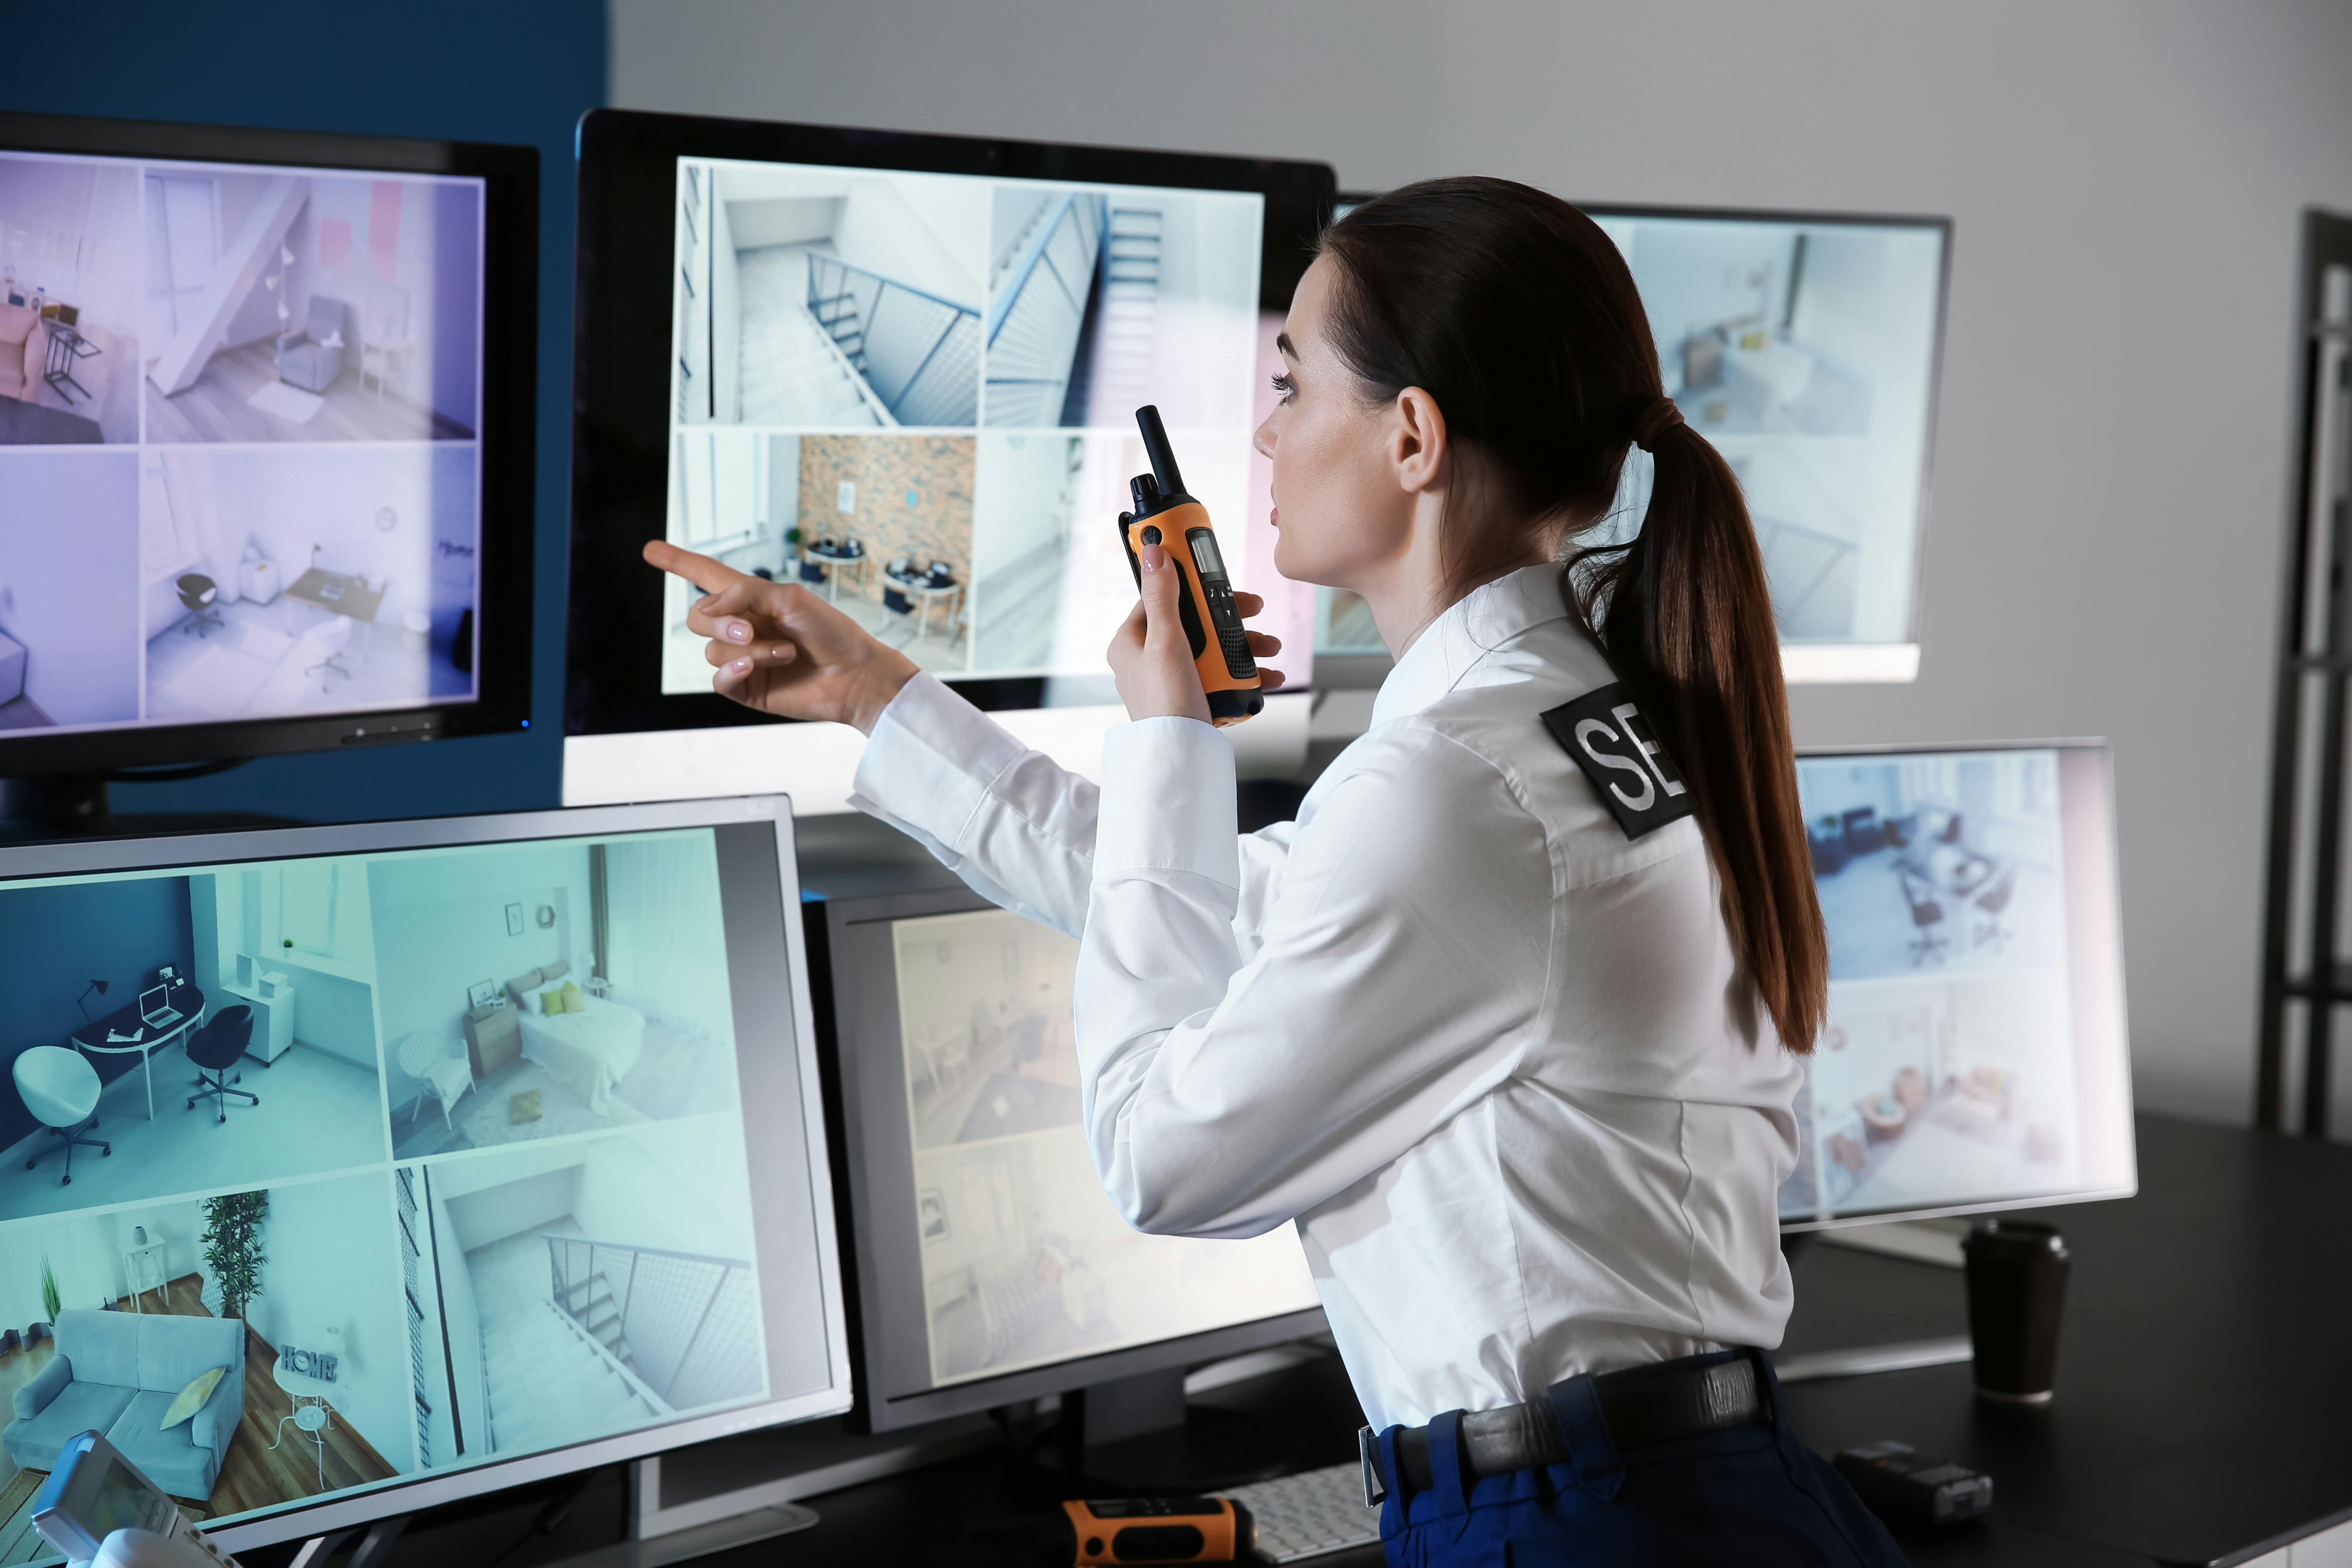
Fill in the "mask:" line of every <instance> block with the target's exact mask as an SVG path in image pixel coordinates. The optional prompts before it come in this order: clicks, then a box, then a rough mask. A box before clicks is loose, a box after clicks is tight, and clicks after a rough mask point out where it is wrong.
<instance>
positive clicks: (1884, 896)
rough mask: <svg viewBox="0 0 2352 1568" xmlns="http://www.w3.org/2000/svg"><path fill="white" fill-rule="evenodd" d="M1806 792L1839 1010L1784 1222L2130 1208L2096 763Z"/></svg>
mask: <svg viewBox="0 0 2352 1568" xmlns="http://www.w3.org/2000/svg"><path fill="white" fill-rule="evenodd" d="M1798 784H1799V791H1800V794H1801V797H1802V799H1803V803H1804V809H1805V816H1806V822H1807V837H1808V838H1809V840H1810V844H1811V854H1812V864H1813V876H1814V885H1815V888H1816V889H1817V891H1818V894H1819V896H1820V900H1821V908H1822V922H1823V924H1824V925H1825V926H1826V927H1827V929H1828V933H1829V952H1830V1007H1829V1025H1828V1027H1827V1028H1825V1029H1824V1030H1823V1031H1822V1037H1821V1040H1820V1041H1819V1043H1818V1045H1817V1046H1816V1047H1815V1050H1814V1052H1813V1054H1812V1056H1811V1058H1808V1059H1807V1063H1806V1080H1805V1087H1804V1089H1803V1090H1802V1091H1801V1095H1800V1097H1799V1100H1798V1102H1797V1122H1798V1158H1797V1168H1796V1171H1795V1173H1793V1174H1792V1175H1790V1178H1789V1179H1788V1181H1787V1183H1786V1184H1784V1185H1783V1186H1782V1187H1781V1189H1780V1215H1781V1219H1782V1222H1783V1223H1784V1224H1786V1225H1791V1226H1809V1225H1817V1224H1821V1223H1824V1222H1833V1221H1836V1220H1841V1219H1853V1218H1859V1217H1864V1216H1885V1215H1891V1214H1898V1213H1937V1212H1951V1211H1957V1210H1965V1209H1980V1208H1998V1207H2003V1206H2010V1205H2021V1204H2030V1203H2040V1202H2048V1201H2051V1200H2053V1199H2059V1198H2068V1197H2088V1196H2099V1195H2116V1194H2123V1193H2127V1192H2128V1191H2130V1189H2131V1186H2132V1183H2133V1179H2134V1178H2133V1159H2132V1134H2131V1093H2130V1077H2129V1060H2128V1052H2127V1048H2126V1037H2125V1033H2124V1026H2123V997H2122V986H2123V969H2122V954H2121V949H2120V945H2119V943H2118V940H2117V934H2116V882H2115V868H2114V854H2113V837H2112V822H2111V817H2112V810H2111V805H2110V802H2109V799H2108V795H2107V788H2106V763H2105V751H2104V749H2103V748H2099V747H2095V746H2065V747H2043V748H2036V749H2031V750H2017V751H1994V750H1986V751H1960V752H1915V753H1854V754H1843V755H1834V756H1809V757H1805V758H1801V760H1800V761H1799V763H1798Z"/></svg>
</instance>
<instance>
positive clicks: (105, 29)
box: [0, 0, 605, 821]
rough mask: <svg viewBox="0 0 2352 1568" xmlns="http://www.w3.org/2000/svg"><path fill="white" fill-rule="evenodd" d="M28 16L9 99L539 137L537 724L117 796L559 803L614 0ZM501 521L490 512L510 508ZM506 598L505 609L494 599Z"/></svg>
mask: <svg viewBox="0 0 2352 1568" xmlns="http://www.w3.org/2000/svg"><path fill="white" fill-rule="evenodd" d="M33 18H34V14H33V13H29V12H28V13H26V14H25V16H24V18H23V19H24V20H25V22H26V25H27V26H29V27H30V28H31V34H30V35H28V36H37V37H38V40H39V42H38V47H37V53H36V56H33V57H27V59H28V60H32V59H37V61H38V62H39V63H36V64H27V65H26V68H23V69H17V70H12V71H11V72H10V73H9V79H8V86H7V89H6V91H5V94H0V102H5V106H6V107H7V108H9V109H12V110H25V111H27V112H32V113H50V114H93V115H105V116H112V117H116V118H121V119H134V120H178V121H198V122H205V123H211V124H223V125H267V126H278V127H285V128H289V129H294V130H304V131H340V132H356V133H360V134H369V135H392V136H420V137H438V138H446V139H454V140H458V141H468V142H528V143H530V144H531V145H533V146H536V147H537V148H538V149H539V152H540V170H541V192H540V216H541V222H540V241H539V244H540V310H539V334H540V348H539V483H538V507H537V515H536V517H534V518H533V519H531V520H530V526H531V527H532V528H533V530H534V534H535V538H536V540H537V546H538V553H537V562H538V571H537V575H538V592H537V595H536V597H535V599H534V602H533V626H534V628H535V631H534V636H533V637H532V643H533V649H532V681H531V725H530V732H529V733H528V734H519V735H515V736H511V737H508V736H486V737H482V738H478V739H474V740H466V741H447V742H437V743H436V744H433V745H429V746H407V747H397V746H396V747H391V748H388V749H385V750H382V751H374V750H371V751H367V752H359V753H355V754H354V753H343V752H335V753H318V754H312V755H308V756H299V757H275V758H268V759H266V760H264V761H261V762H257V763H252V764H250V765H248V766H246V767H243V768H237V769H235V770H232V771H231V772H228V773H221V774H217V775H215V776H214V777H211V778H206V779H198V780H192V781H189V782H186V783H183V784H138V785H117V786H115V789H114V804H115V808H116V809H117V810H118V811H126V812H154V811H171V812H179V811H263V812H271V813H276V814H278V815H283V816H297V817H302V818H306V819H310V820H313V821H342V820H354V819H359V818H365V817H383V816H416V815H427V814H441V813H447V812H464V811H500V810H515V809H521V808H526V807H534V806H548V805H555V804H556V800H557V795H558V792H559V789H560V787H561V782H562V690H563V581H564V576H563V574H564V555H565V548H566V542H567V539H568V535H569V531H570V530H569V522H568V518H567V510H566V509H567V497H566V476H567V474H568V471H569V463H568V459H567V452H568V448H569V444H570V437H571V401H572V396H571V388H572V189H573V181H572V126H573V124H574V123H575V122H576V121H578V120H579V118H580V116H581V115H582V114H583V113H584V112H585V111H586V110H590V109H592V108H593V107H595V106H596V105H597V104H599V103H601V102H603V101H604V79H605V22H604V5H603V3H602V0H498V3H497V4H494V5H484V4H481V3H480V0H472V3H467V0H406V3H404V4H403V5H347V4H346V5H334V4H317V3H303V0H297V3H294V4H284V3H278V4H268V5H264V4H259V3H257V0H204V3H203V4H202V5H162V4H156V3H153V0H149V3H147V4H126V3H124V0H83V3H80V4H76V5H51V6H44V7H41V8H40V9H39V11H38V13H37V22H36V21H35V20H34V19H33ZM497 525H498V520H496V519H489V520H486V526H489V527H495V526H497ZM487 613H495V612H494V611H490V612H487Z"/></svg>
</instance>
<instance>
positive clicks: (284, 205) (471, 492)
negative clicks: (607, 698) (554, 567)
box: [0, 114, 539, 814]
mask: <svg viewBox="0 0 2352 1568" xmlns="http://www.w3.org/2000/svg"><path fill="white" fill-rule="evenodd" d="M538 179H539V169H538V154H537V153H536V152H534V151H533V150H532V149H530V148H527V147H493V146H484V145H477V144H472V143H461V142H419V141H406V140H391V139H384V138H373V137H357V136H328V135H314V134H308V133H300V132H278V131H248V130H232V129H225V128H217V127H208V126H184V125H157V124H144V123H134V122H129V121H101V120H75V119H63V118H55V117H49V116H37V115H22V114H0V495H5V497H6V498H7V500H6V502H5V505H0V777H9V778H22V777H25V776H27V775H43V776H47V777H50V778H52V779H56V778H57V777H58V775H66V776H67V777H68V778H72V777H79V778H80V779H81V780H82V781H83V783H82V784H81V785H80V786H79V787H80V793H81V795H82V796H83V797H84V798H83V801H82V805H81V811H82V813H83V814H86V813H87V805H88V797H89V795H90V793H91V791H92V790H94V789H95V788H96V787H98V786H97V784H96V782H95V775H100V774H102V773H105V772H107V771H110V770H113V769H119V768H125V767H136V766H146V765H151V764H158V763H201V762H206V761H213V760H218V759H229V758H242V757H250V756H255V755H258V754H262V753H265V752H293V751H304V750H315V749H321V748H338V747H343V746H350V745H365V744H373V743H377V742H387V741H412V740H425V739H432V738H436V737H440V736H448V735H462V734H481V733H493V732H499V731H512V730H517V729H520V727H522V726H524V725H526V724H528V723H529V722H530V581H531V570H530V548H531V538H530V536H531V486H532V472H531V470H532V460H533V459H532V440H533V429H532V420H533V417H534V416H533V403H534V395H533V375H534V374H535V373H534V364H535V359H536V354H535V349H534V344H535V342H536V331H535V320H534V317H535V311H536V306H535V304H534V303H533V300H534V297H535V289H536V284H537V267H538V225H539V217H538V212H539V201H538ZM56 788H57V790H58V792H60V793H63V794H67V795H71V794H72V793H73V787H72V786H71V785H69V784H66V783H64V782H62V781H61V782H59V783H58V784H57V785H56ZM18 793H19V794H22V793H23V792H18Z"/></svg>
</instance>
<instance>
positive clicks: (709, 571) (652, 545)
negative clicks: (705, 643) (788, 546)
mask: <svg viewBox="0 0 2352 1568" xmlns="http://www.w3.org/2000/svg"><path fill="white" fill-rule="evenodd" d="M645 555H646V562H647V563H648V564H651V565H654V566H658V567H660V568H661V569H662V570H663V571H665V572H667V573H668V574H670V575H671V576H673V577H683V578H684V579H686V581H687V582H688V583H689V584H693V586H694V587H695V588H696V589H697V590H698V592H700V593H704V594H716V593H719V592H720V591H722V590H724V589H728V588H735V587H740V586H741V585H742V584H746V583H756V582H758V581H759V579H758V578H756V577H752V576H749V575H747V574H744V573H741V572H738V571H736V570H735V568H733V567H732V566H730V565H728V564H727V563H724V562H720V561H713V560H712V559H711V558H710V557H709V556H708V555H697V554H696V553H695V552H693V551H691V550H680V549H679V548H678V547H677V545H675V544H672V543H671V542H669V541H667V540H666V539H649V540H647V541H646V550H645Z"/></svg>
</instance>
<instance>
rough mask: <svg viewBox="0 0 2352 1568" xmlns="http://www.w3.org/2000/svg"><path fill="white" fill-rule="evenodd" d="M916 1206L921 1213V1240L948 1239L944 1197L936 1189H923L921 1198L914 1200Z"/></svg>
mask: <svg viewBox="0 0 2352 1568" xmlns="http://www.w3.org/2000/svg"><path fill="white" fill-rule="evenodd" d="M916 1204H917V1206H918V1207H919V1210H920V1211H921V1216H922V1229H923V1239H924V1240H925V1241H945V1240H946V1239H947V1238H948V1201H947V1197H946V1195H945V1194H942V1193H941V1192H940V1189H939V1188H937V1187H925V1188H924V1189H923V1194H922V1196H921V1197H920V1198H919V1199H917V1200H916Z"/></svg>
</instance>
